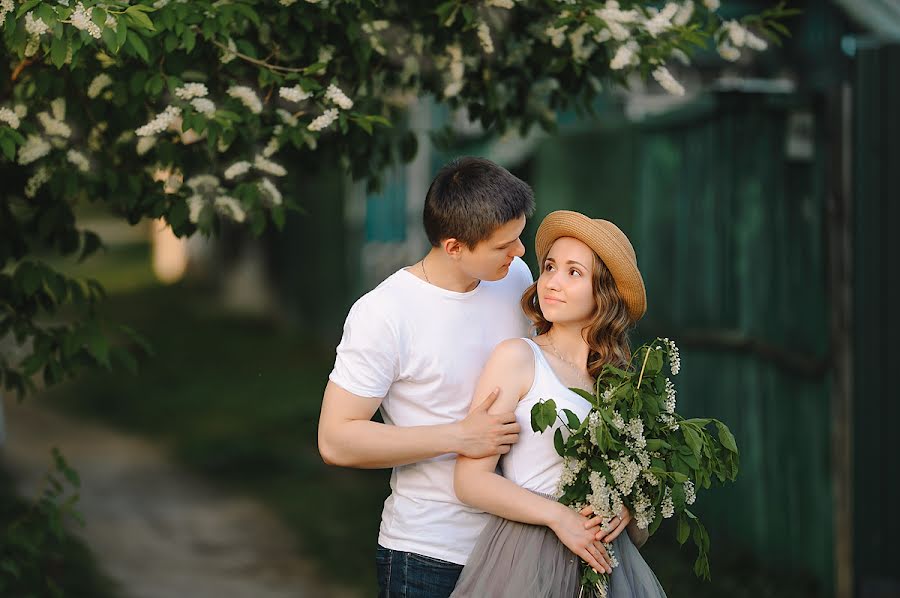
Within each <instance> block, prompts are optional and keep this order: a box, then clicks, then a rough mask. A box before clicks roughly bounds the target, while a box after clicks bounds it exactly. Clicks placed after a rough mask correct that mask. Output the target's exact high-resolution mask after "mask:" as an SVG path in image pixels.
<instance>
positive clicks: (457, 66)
mask: <svg viewBox="0 0 900 598" xmlns="http://www.w3.org/2000/svg"><path fill="white" fill-rule="evenodd" d="M447 55H448V56H449V59H450V60H449V65H448V66H449V68H448V69H447V71H448V73H449V74H450V81H449V83H447V85H446V86H445V87H444V97H446V98H451V97H453V96H456V95H459V92H461V91H462V88H463V74H464V73H465V70H466V65H465V63H464V62H463V55H462V48H460V46H459V44H452V45H449V46H447Z"/></svg>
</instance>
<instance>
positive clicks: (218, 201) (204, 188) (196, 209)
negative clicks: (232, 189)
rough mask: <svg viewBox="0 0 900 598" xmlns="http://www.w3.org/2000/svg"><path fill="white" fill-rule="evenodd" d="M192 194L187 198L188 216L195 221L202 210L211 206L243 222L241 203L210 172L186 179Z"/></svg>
mask: <svg viewBox="0 0 900 598" xmlns="http://www.w3.org/2000/svg"><path fill="white" fill-rule="evenodd" d="M186 184H187V186H188V187H190V188H191V190H192V191H193V194H192V195H191V196H190V197H188V198H187V205H188V218H189V219H190V221H191V222H193V223H195V224H196V223H197V222H199V220H200V216H201V214H202V213H203V210H204V209H205V208H206V207H207V206H211V207H212V208H213V209H215V211H216V212H218V213H219V214H221V215H223V216H226V217H228V218H231V219H232V220H234V221H235V222H243V221H244V220H245V219H246V217H247V213H246V212H245V211H244V208H243V206H241V203H240V202H239V201H238V200H237V199H235V198H233V197H231V196H230V195H228V194H227V193H226V192H225V189H223V188H222V185H221V184H220V182H219V178H218V177H216V176H213V175H211V174H201V175H197V176H193V177H191V178H189V179H188V180H187V181H186Z"/></svg>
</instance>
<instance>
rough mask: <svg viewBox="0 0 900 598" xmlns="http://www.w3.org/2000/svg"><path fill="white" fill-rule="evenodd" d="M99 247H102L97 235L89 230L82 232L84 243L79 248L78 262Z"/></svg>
mask: <svg viewBox="0 0 900 598" xmlns="http://www.w3.org/2000/svg"><path fill="white" fill-rule="evenodd" d="M101 247H103V241H101V240H100V237H99V236H98V235H97V233H95V232H92V231H89V230H87V231H84V243H83V244H82V246H81V256H80V257H79V258H78V261H79V262H83V261H84V260H86V259H87V258H89V257H90V256H91V255H93V254H94V253H96V252H97V250H98V249H100V248H101Z"/></svg>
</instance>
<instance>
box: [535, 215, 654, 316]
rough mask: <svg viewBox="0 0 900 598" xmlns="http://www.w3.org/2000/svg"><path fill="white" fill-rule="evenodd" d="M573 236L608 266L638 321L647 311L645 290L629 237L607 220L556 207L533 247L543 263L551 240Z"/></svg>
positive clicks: (545, 222)
mask: <svg viewBox="0 0 900 598" xmlns="http://www.w3.org/2000/svg"><path fill="white" fill-rule="evenodd" d="M560 237H574V238H576V239H578V240H579V241H581V242H582V243H584V244H585V245H587V246H588V247H590V248H591V249H593V250H594V252H595V253H596V254H597V255H598V256H600V259H602V260H603V263H604V264H606V267H607V268H609V271H610V273H611V274H612V277H613V279H614V280H615V281H616V288H617V289H618V291H619V294H620V295H621V296H622V299H624V300H625V305H626V306H627V307H628V313H629V314H630V315H631V318H632V319H633V320H634V321H635V322H637V321H638V320H640V319H641V317H642V316H643V315H644V313H645V312H646V311H647V291H646V290H645V289H644V279H643V278H641V272H640V270H638V266H637V256H635V254H634V248H633V247H632V246H631V242H629V241H628V237H626V236H625V233H623V232H622V231H621V230H619V227H618V226H616V225H615V224H613V223H612V222H610V221H609V220H599V219H597V220H592V219H590V218H588V217H587V216H585V215H584V214H580V213H578V212H571V211H569V210H558V211H556V212H551V213H550V214H548V215H547V217H546V218H544V221H543V222H541V226H540V227H538V231H537V237H536V238H535V242H534V245H535V251H536V252H537V256H538V259H539V260H540V263H541V264H543V262H544V260H545V259H546V258H547V254H548V253H549V252H550V247H551V246H552V245H553V242H554V241H556V240H557V239H559V238H560Z"/></svg>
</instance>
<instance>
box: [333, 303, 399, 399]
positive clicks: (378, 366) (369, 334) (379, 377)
mask: <svg viewBox="0 0 900 598" xmlns="http://www.w3.org/2000/svg"><path fill="white" fill-rule="evenodd" d="M379 307H380V306H379V305H378V302H377V300H375V297H373V296H372V294H371V293H370V294H368V295H364V296H363V297H361V298H360V299H359V300H358V301H357V302H356V303H355V304H354V305H353V307H352V308H350V313H348V314H347V320H346V321H345V322H344V334H343V336H342V337H341V343H340V344H339V345H338V347H337V351H336V353H337V355H336V357H335V360H334V369H333V370H332V371H331V374H330V375H329V376H328V378H329V380H331V381H332V382H334V383H335V384H337V385H338V386H340V387H341V388H343V389H344V390H346V391H348V392H351V393H353V394H355V395H358V396H361V397H373V398H381V397H383V396H385V395H386V394H387V392H388V389H389V388H390V387H391V384H392V383H393V382H394V380H396V379H397V376H398V374H399V363H400V356H399V347H398V343H397V337H396V333H395V331H394V330H393V329H392V327H391V325H390V322H389V321H388V319H387V314H386V313H385V311H384V310H383V309H379Z"/></svg>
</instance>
